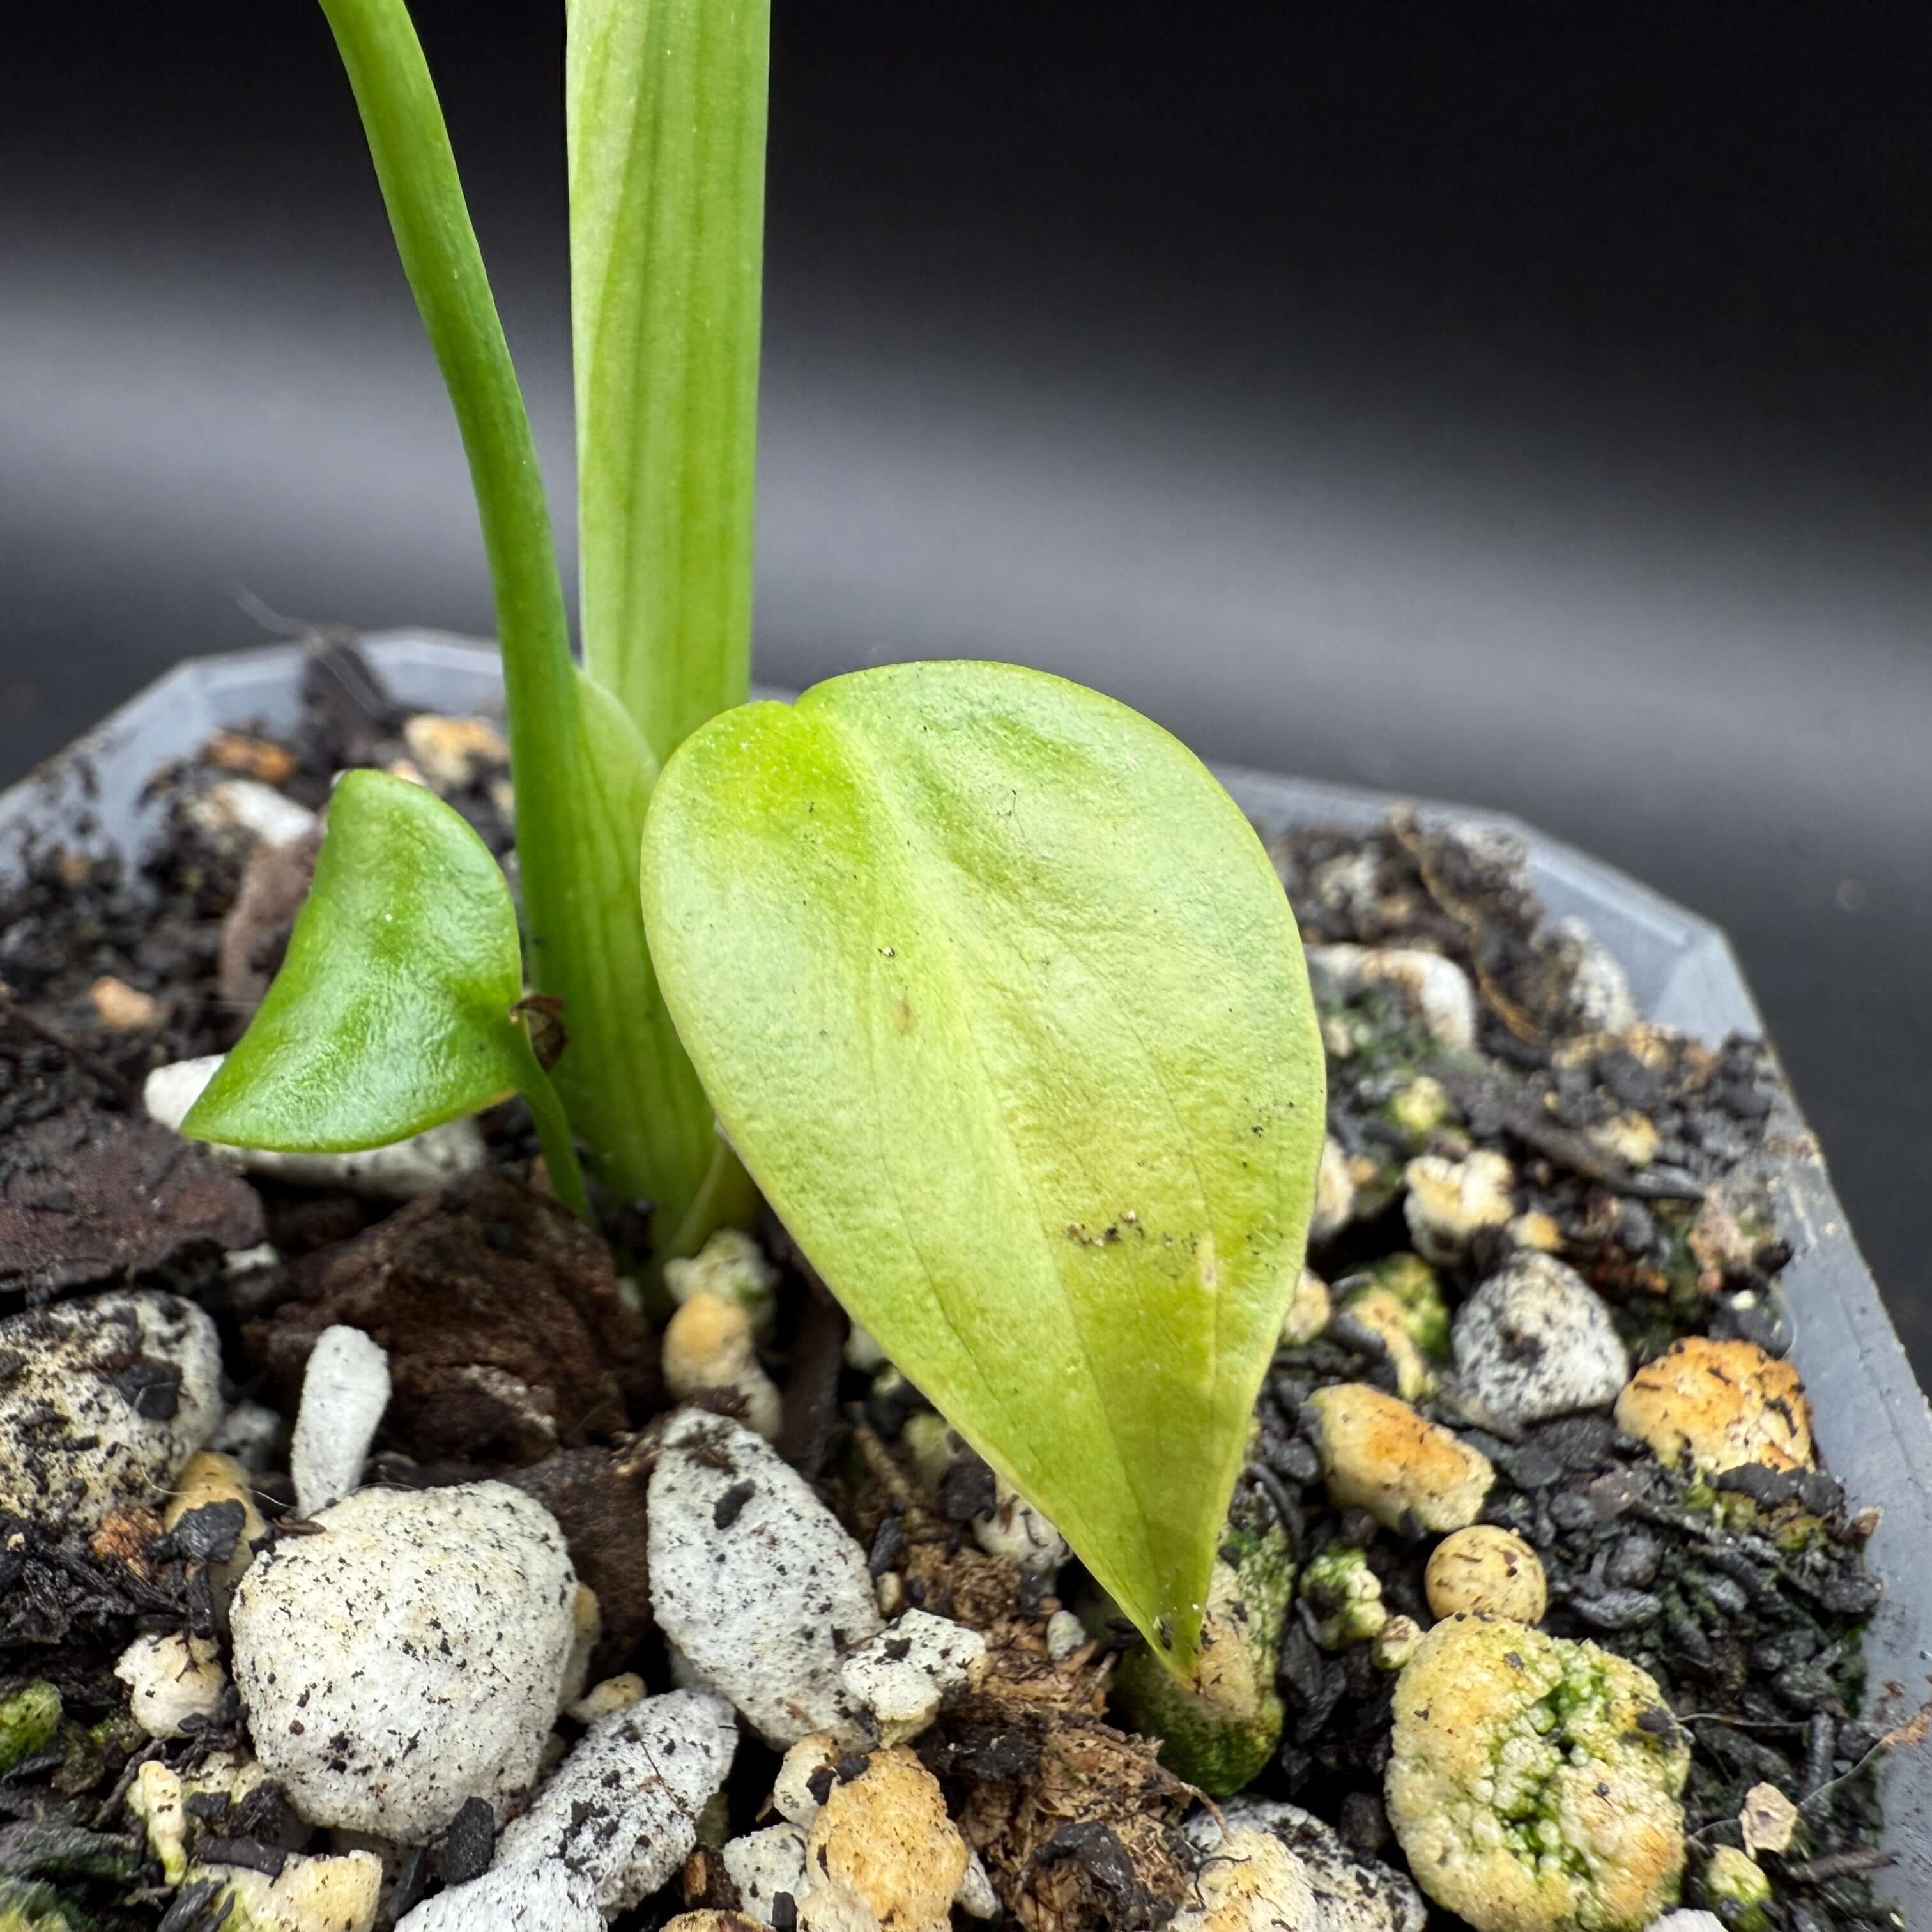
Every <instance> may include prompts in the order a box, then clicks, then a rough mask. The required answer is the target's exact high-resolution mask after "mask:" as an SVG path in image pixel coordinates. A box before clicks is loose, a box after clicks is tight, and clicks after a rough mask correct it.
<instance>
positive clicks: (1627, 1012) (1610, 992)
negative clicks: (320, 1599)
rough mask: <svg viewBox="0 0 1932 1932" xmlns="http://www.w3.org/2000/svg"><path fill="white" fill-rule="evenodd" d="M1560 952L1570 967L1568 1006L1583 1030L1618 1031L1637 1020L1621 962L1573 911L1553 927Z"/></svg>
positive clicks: (1597, 1031) (1635, 1009)
mask: <svg viewBox="0 0 1932 1932" xmlns="http://www.w3.org/2000/svg"><path fill="white" fill-rule="evenodd" d="M1555 936H1556V940H1557V941H1558V944H1559V951H1560V956H1562V959H1563V961H1564V963H1565V965H1567V966H1568V968H1569V971H1570V1010H1571V1013H1572V1015H1573V1016H1574V1020H1575V1024H1576V1026H1577V1029H1578V1030H1579V1031H1583V1032H1586V1033H1622V1032H1623V1031H1625V1029H1626V1028H1629V1027H1633V1026H1634V1025H1637V1017H1638V1016H1637V1002H1636V1001H1635V1000H1634V999H1633V998H1631V989H1630V981H1629V980H1628V979H1627V978H1626V977H1625V974H1624V969H1623V967H1622V964H1621V963H1620V962H1619V960H1618V959H1617V957H1616V955H1615V954H1614V953H1612V952H1611V951H1610V949H1609V947H1607V946H1605V945H1604V944H1603V942H1602V941H1601V940H1599V939H1598V938H1597V936H1596V935H1595V933H1593V932H1591V930H1590V929H1589V927H1588V926H1586V925H1585V924H1584V923H1583V921H1582V920H1581V919H1578V918H1577V916H1575V915H1574V913H1573V914H1571V916H1569V917H1568V918H1567V919H1559V920H1558V921H1557V922H1556V929H1555Z"/></svg>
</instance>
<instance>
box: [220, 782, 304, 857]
mask: <svg viewBox="0 0 1932 1932" xmlns="http://www.w3.org/2000/svg"><path fill="white" fill-rule="evenodd" d="M189 816H190V817H192V818H193V820H194V821H195V823H196V824H197V825H198V826H200V828H201V829H202V830H203V831H204V832H211V833H212V834H214V836H215V837H217V838H223V837H228V838H233V837H236V836H238V835H239V837H241V838H244V839H245V840H247V841H248V842H249V843H251V844H252V843H254V841H256V840H257V839H260V841H261V842H262V843H263V844H265V845H293V844H294V843H295V842H296V840H297V839H298V838H306V837H307V836H308V834H309V833H310V832H311V831H313V830H314V827H315V820H316V814H314V812H313V811H310V809H309V808H308V806H307V805H298V804H297V803H296V801H295V800H294V799H292V798H284V796H282V794H281V793H280V792H278V790H276V789H275V787H274V786H273V785H266V784H263V782H262V781H261V780H260V779H259V778H223V779H222V780H220V781H219V782H218V783H217V784H211V785H210V786H209V787H208V789H207V790H205V792H203V793H202V795H201V796H200V797H199V798H198V799H196V800H195V802H194V803H193V805H191V806H190V808H189Z"/></svg>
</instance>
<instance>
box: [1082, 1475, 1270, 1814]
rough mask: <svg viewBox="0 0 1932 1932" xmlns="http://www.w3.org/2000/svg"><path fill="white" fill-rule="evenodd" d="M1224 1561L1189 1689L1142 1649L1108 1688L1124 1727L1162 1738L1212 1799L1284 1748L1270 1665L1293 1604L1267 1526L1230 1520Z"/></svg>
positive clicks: (1164, 1750) (1175, 1763)
mask: <svg viewBox="0 0 1932 1932" xmlns="http://www.w3.org/2000/svg"><path fill="white" fill-rule="evenodd" d="M1236 1511H1237V1514H1240V1511H1241V1505H1240V1504H1239V1503H1238V1504H1237V1505H1236ZM1222 1551H1223V1554H1222V1556H1220V1557H1219V1558H1217V1559H1216V1562H1215V1565H1214V1581H1213V1583H1212V1584H1211V1586H1210V1588H1209V1591H1208V1608H1207V1613H1206V1617H1205V1622H1204V1624H1203V1640H1202V1655H1201V1669H1200V1673H1199V1676H1197V1677H1196V1679H1195V1681H1194V1682H1193V1684H1191V1685H1186V1684H1182V1683H1181V1682H1178V1681H1177V1680H1176V1679H1175V1677H1174V1676H1173V1675H1172V1673H1171V1672H1170V1671H1169V1670H1168V1669H1167V1667H1166V1665H1165V1664H1163V1663H1162V1661H1160V1658H1157V1657H1156V1656H1155V1655H1154V1653H1153V1652H1152V1651H1151V1650H1150V1649H1148V1647H1147V1646H1145V1644H1142V1645H1141V1646H1138V1647H1137V1648H1136V1649H1133V1650H1132V1651H1130V1652H1128V1653H1127V1655H1126V1656H1125V1657H1124V1658H1122V1659H1121V1667H1120V1671H1119V1673H1118V1676H1116V1678H1115V1694H1116V1695H1117V1696H1118V1698H1119V1700H1120V1703H1121V1709H1122V1711H1123V1712H1124V1715H1125V1716H1126V1718H1127V1722H1128V1724H1129V1726H1130V1727H1131V1728H1132V1729H1133V1730H1136V1731H1139V1732H1142V1733H1145V1734H1147V1735H1149V1736H1154V1737H1157V1738H1159V1739H1160V1741H1161V1745H1160V1760H1161V1763H1163V1764H1164V1765H1166V1767H1167V1768H1168V1769H1169V1770H1170V1771H1171V1772H1173V1773H1174V1774H1175V1776H1176V1777H1178V1778H1185V1779H1186V1780H1187V1781H1188V1783H1189V1784H1193V1785H1196V1786H1199V1788H1200V1789H1201V1790H1203V1791H1205V1792H1206V1793H1208V1796H1210V1797H1211V1798H1223V1797H1226V1796H1229V1794H1231V1793H1234V1792H1237V1791H1239V1790H1241V1788H1242V1787H1243V1786H1244V1785H1245V1784H1247V1783H1249V1782H1250V1780H1251V1779H1253V1778H1254V1777H1255V1776H1256V1774H1257V1773H1258V1772H1260V1770H1261V1769H1262V1766H1264V1765H1265V1764H1266V1763H1268V1760H1269V1759H1270V1758H1271V1757H1273V1756H1274V1751H1275V1747H1276V1746H1277V1745H1278V1744H1279V1743H1280V1741H1281V1727H1282V1721H1283V1708H1282V1702H1281V1697H1280V1693H1279V1692H1278V1691H1277V1690H1276V1688H1275V1663H1276V1658H1277V1654H1278V1653H1279V1652H1280V1648H1281V1639H1282V1633H1283V1630H1284V1629H1285V1628H1286V1625H1287V1622H1288V1611H1289V1604H1291V1603H1292V1601H1293V1599H1294V1595H1295V1559H1294V1556H1293V1553H1292V1550H1290V1548H1289V1541H1288V1538H1287V1536H1286V1534H1285V1533H1284V1532H1283V1530H1282V1529H1281V1526H1280V1524H1279V1523H1276V1522H1274V1520H1272V1519H1271V1518H1270V1519H1268V1520H1267V1524H1266V1527H1265V1528H1264V1529H1246V1528H1241V1527H1238V1526H1236V1525H1235V1523H1234V1521H1233V1520H1232V1519H1231V1520H1230V1523H1229V1531H1228V1534H1227V1535H1226V1537H1225V1538H1223V1543H1222ZM1229 1553H1232V1555H1233V1558H1234V1560H1233V1561H1232V1562H1229V1561H1228V1560H1227V1559H1228V1556H1229Z"/></svg>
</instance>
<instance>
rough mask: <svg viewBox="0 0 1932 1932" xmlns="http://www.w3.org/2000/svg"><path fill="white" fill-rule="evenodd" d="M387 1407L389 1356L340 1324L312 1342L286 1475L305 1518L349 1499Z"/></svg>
mask: <svg viewBox="0 0 1932 1932" xmlns="http://www.w3.org/2000/svg"><path fill="white" fill-rule="evenodd" d="M388 1407H389V1352H388V1350H387V1349H384V1348H383V1347H382V1346H380V1344H379V1343H375V1342H373V1341H371V1340H370V1338H369V1337H368V1336H367V1335H365V1334H363V1332H362V1330H361V1329H359V1328H344V1327H343V1326H342V1325H341V1324H340V1323H339V1322H338V1324H337V1325H335V1327H334V1328H325V1329H324V1330H323V1331H322V1333H321V1334H320V1335H319V1336H317V1338H316V1343H315V1347H314V1349H313V1350H311V1352H310V1355H309V1358H308V1369H307V1370H305V1373H304V1374H303V1376H302V1406H301V1407H300V1408H299V1409H298V1410H297V1411H296V1433H295V1440H294V1442H293V1444H292V1445H291V1446H290V1451H289V1473H290V1475H292V1476H293V1478H295V1485H296V1508H297V1509H299V1511H301V1512H302V1514H303V1515H304V1516H313V1515H314V1514H315V1513H316V1511H317V1510H319V1509H322V1508H325V1507H326V1505H329V1504H330V1503H332V1502H337V1501H338V1500H339V1499H341V1498H342V1497H344V1496H348V1495H350V1494H352V1493H353V1492H354V1490H356V1487H358V1485H359V1484H360V1483H361V1482H362V1465H363V1463H365V1462H366V1461H367V1460H368V1455H369V1445H370V1444H371V1442H374V1440H375V1439H376V1427H377V1424H379V1423H380V1421H382V1419H383V1411H384V1410H385V1409H387V1408H388Z"/></svg>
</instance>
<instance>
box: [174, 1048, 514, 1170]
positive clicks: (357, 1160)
mask: <svg viewBox="0 0 1932 1932" xmlns="http://www.w3.org/2000/svg"><path fill="white" fill-rule="evenodd" d="M225 1058H226V1055H223V1054H219V1053H211V1054H206V1055H203V1056H202V1058H200V1059H199V1060H177V1061H174V1062H172V1064H169V1065H168V1066H166V1067H156V1068H155V1069H154V1071H153V1073H150V1074H149V1075H148V1078H147V1080H146V1082H145V1083H144V1085H142V1090H141V1098H142V1105H143V1106H145V1109H146V1110H147V1114H148V1118H149V1119H150V1120H151V1121H159V1122H160V1124H161V1125H162V1126H163V1127H169V1128H172V1130H174V1131H175V1133H180V1132H181V1123H182V1121H184V1120H186V1119H187V1113H188V1109H190V1107H192V1106H193V1105H194V1103H196V1101H197V1100H199V1099H200V1098H201V1096H202V1090H203V1089H204V1088H205V1087H206V1086H207V1085H208V1082H210V1081H211V1080H212V1079H214V1076H215V1072H216V1070H217V1068H218V1067H220V1064H221V1063H222V1061H223V1060H224V1059H225ZM204 1145H206V1146H207V1147H208V1148H209V1149H210V1150H211V1151H212V1152H214V1154H218V1155H219V1156H220V1157H221V1158H222V1159H223V1160H228V1161H231V1162H233V1163H234V1164H235V1165H236V1166H238V1167H239V1168H241V1169H242V1170H243V1171H244V1172H247V1173H249V1174H261V1175H268V1176H269V1177H270V1178H272V1179H274V1180H277V1181H290V1182H292V1183H293V1184H295V1185H296V1186H297V1187H341V1188H346V1189H347V1190H349V1192H350V1193H353V1194H360V1195H364V1196H368V1198H369V1199H372V1200H377V1201H410V1200H413V1199H415V1198H416V1196H418V1195H419V1194H429V1193H434V1191H435V1190H437V1188H439V1187H444V1186H446V1185H447V1184H449V1182H450V1181H455V1180H456V1179H458V1178H459V1177H460V1176H461V1175H466V1174H469V1173H471V1172H474V1171H475V1169H478V1168H479V1167H481V1166H483V1165H484V1162H485V1161H486V1160H487V1159H488V1157H489V1152H488V1150H487V1148H485V1147H484V1144H483V1130H482V1129H481V1127H478V1125H477V1124H476V1123H475V1121H473V1120H466V1121H450V1122H449V1124H447V1125H446V1126H444V1127H431V1128H430V1129H428V1130H427V1131H426V1132H425V1133H420V1134H412V1135H411V1136H410V1137H409V1139H407V1140H401V1141H395V1142H392V1143H391V1144H390V1145H389V1146H388V1147H379V1148H365V1150H364V1151H362V1152H361V1153H359V1154H277V1153H275V1152H272V1151H270V1150H269V1149H268V1148H242V1147H230V1146H229V1145H226V1143H224V1142H220V1141H209V1142H205V1144H204Z"/></svg>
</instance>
